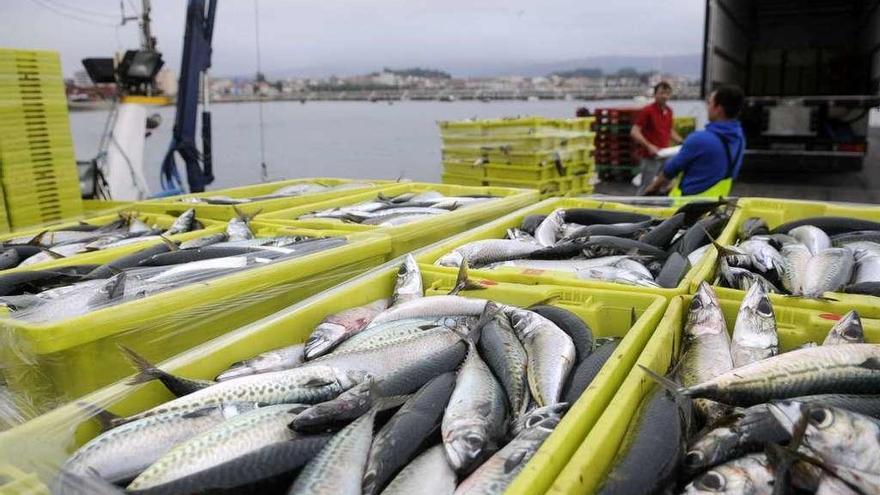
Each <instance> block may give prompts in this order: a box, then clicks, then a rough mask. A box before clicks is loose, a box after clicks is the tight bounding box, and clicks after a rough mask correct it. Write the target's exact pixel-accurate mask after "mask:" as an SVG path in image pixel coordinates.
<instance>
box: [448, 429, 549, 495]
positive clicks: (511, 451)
mask: <svg viewBox="0 0 880 495" xmlns="http://www.w3.org/2000/svg"><path fill="white" fill-rule="evenodd" d="M559 419H560V418H559V416H558V415H555V416H552V417H548V418H546V419H544V420H542V421H540V422H539V423H537V424H535V425H532V426H530V427H528V428H526V429H524V430H523V431H521V432H520V433H519V434H518V435H517V436H516V437H514V438H513V439H512V440H511V441H510V442H509V443H508V444H507V445H505V446H504V447H503V448H502V449H501V450H499V451H498V452H496V453H495V454H494V455H492V457H490V458H489V459H488V460H487V461H486V462H484V463H483V464H481V465H480V467H478V468H477V469H476V470H475V471H474V472H473V473H471V474H470V475H469V476H468V477H467V478H465V479H464V480H463V481H462V482H461V484H459V485H458V488H456V490H455V494H456V495H470V494H480V495H501V494H502V493H504V491H505V490H506V489H507V487H508V486H510V484H511V483H512V482H513V480H514V479H516V477H517V476H518V475H519V473H520V472H521V471H522V470H523V468H525V466H526V464H528V463H529V461H530V460H531V459H532V456H534V455H535V452H537V451H538V449H539V448H540V447H541V445H542V444H543V443H544V440H546V439H547V437H549V436H550V435H551V434H552V433H553V431H554V429H555V428H556V426H557V425H558V424H559Z"/></svg>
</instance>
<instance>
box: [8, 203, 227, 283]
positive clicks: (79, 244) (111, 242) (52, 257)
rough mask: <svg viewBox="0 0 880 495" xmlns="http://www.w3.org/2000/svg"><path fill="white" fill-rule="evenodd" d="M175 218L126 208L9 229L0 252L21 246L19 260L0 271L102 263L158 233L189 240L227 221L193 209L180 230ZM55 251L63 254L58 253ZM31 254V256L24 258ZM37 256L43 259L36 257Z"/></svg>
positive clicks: (151, 240)
mask: <svg viewBox="0 0 880 495" xmlns="http://www.w3.org/2000/svg"><path fill="white" fill-rule="evenodd" d="M190 213H191V212H190ZM185 214H187V212H185V211H184V212H181V215H185ZM187 218H189V217H187ZM176 221H177V217H172V216H169V215H163V214H157V213H145V212H142V211H138V210H136V209H126V210H124V211H120V212H119V213H117V214H111V215H103V216H100V217H94V218H89V219H86V220H83V221H82V222H67V223H62V224H58V225H52V226H46V227H37V228H33V229H28V230H25V231H19V232H15V233H14V234H7V235H4V236H3V237H2V238H0V253H3V254H2V255H0V258H3V259H5V256H6V253H8V252H9V250H10V249H12V250H19V251H21V254H16V258H17V259H18V263H16V264H14V265H10V264H9V263H5V262H4V263H3V266H10V268H8V269H6V270H0V273H12V272H15V271H21V270H32V269H45V268H52V267H56V266H65V265H70V264H72V263H82V264H93V263H103V262H104V261H105V260H110V259H114V258H117V257H120V256H124V255H126V254H129V253H133V252H135V251H138V250H140V249H143V248H144V247H145V246H150V245H155V244H159V243H161V242H162V240H161V238H160V237H159V236H160V235H163V236H165V237H166V238H168V239H169V240H172V241H187V240H189V239H192V238H195V237H200V236H203V235H206V234H210V233H215V232H220V231H222V229H223V228H224V226H225V224H224V222H220V221H217V220H209V219H203V218H199V216H198V215H194V216H193V217H192V221H191V222H190V223H189V226H187V227H186V228H185V229H186V230H185V231H182V232H179V233H174V232H177V231H178V230H180V227H179V225H180V224H179V225H178V227H174V225H175V222H176ZM126 223H127V225H123V224H126ZM117 224H118V225H117ZM90 226H100V227H102V230H95V231H86V230H83V229H86V228H89V229H90V228H94V227H90ZM73 236H76V237H73ZM10 254H11V253H10ZM59 255H63V256H64V257H63V258H60V259H56V258H57V257H58V256H59ZM31 256H33V257H34V258H31V259H28V257H31ZM38 258H39V259H42V260H43V261H41V262H36V263H34V260H36V259H38Z"/></svg>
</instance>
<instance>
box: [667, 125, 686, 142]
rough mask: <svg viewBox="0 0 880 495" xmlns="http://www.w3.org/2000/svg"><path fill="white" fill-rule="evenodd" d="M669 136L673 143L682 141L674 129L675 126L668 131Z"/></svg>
mask: <svg viewBox="0 0 880 495" xmlns="http://www.w3.org/2000/svg"><path fill="white" fill-rule="evenodd" d="M669 138H670V139H671V140H672V142H673V143H675V144H681V143H683V142H684V139H683V138H682V137H681V135H680V134H679V133H678V132H677V131H676V130H675V128H673V129H672V131H671V132H670V133H669Z"/></svg>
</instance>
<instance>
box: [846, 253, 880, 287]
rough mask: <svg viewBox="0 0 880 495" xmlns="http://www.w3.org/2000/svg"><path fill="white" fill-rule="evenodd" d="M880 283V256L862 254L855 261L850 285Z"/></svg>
mask: <svg viewBox="0 0 880 495" xmlns="http://www.w3.org/2000/svg"><path fill="white" fill-rule="evenodd" d="M865 282H880V254H873V253H871V254H862V255H860V256H859V257H858V258H857V259H856V268H855V274H854V276H853V279H852V283H854V284H860V283H865Z"/></svg>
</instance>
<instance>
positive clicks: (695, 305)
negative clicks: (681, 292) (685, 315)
mask: <svg viewBox="0 0 880 495" xmlns="http://www.w3.org/2000/svg"><path fill="white" fill-rule="evenodd" d="M702 307H703V301H701V300H700V298H699V297H694V298H693V299H692V300H691V309H700V308H702Z"/></svg>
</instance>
